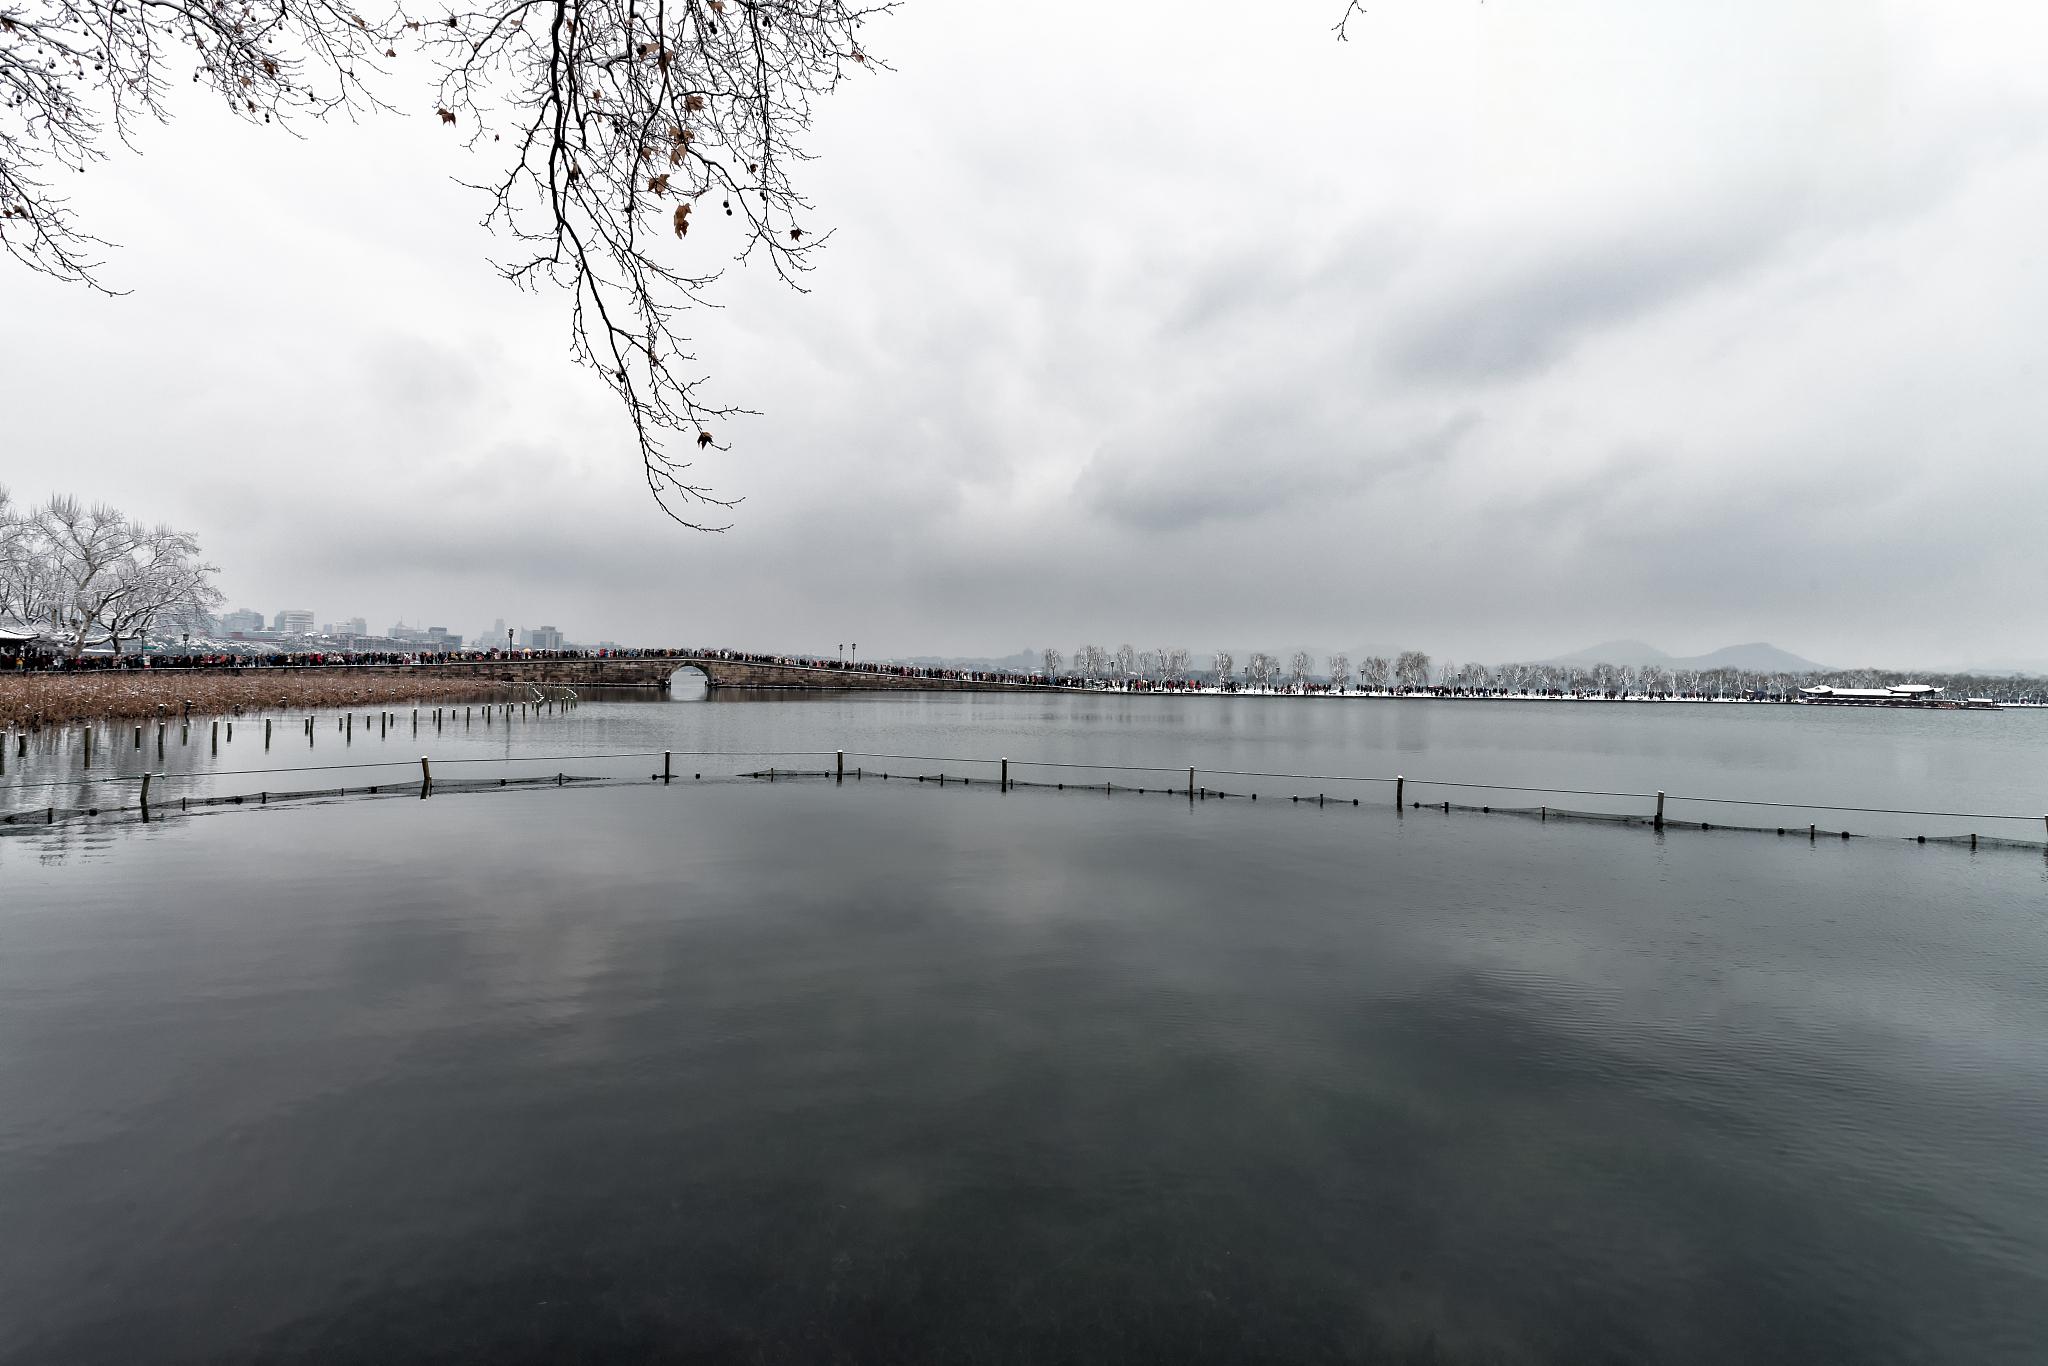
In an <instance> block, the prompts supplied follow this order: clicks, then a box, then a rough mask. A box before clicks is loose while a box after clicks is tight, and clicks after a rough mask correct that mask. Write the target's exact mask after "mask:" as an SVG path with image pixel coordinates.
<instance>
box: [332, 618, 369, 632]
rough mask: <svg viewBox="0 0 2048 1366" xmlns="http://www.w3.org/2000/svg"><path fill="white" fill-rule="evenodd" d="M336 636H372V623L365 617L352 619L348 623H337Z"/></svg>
mask: <svg viewBox="0 0 2048 1366" xmlns="http://www.w3.org/2000/svg"><path fill="white" fill-rule="evenodd" d="M335 634H337V635H344V636H366V635H368V634H370V623H369V621H368V619H367V618H364V617H350V618H349V619H348V620H347V621H339V622H336V623H335Z"/></svg>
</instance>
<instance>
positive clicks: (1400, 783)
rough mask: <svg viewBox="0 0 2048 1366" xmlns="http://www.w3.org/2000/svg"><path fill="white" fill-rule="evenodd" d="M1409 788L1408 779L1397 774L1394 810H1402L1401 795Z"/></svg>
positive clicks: (1395, 778) (1395, 777) (1395, 776)
mask: <svg viewBox="0 0 2048 1366" xmlns="http://www.w3.org/2000/svg"><path fill="white" fill-rule="evenodd" d="M1407 787H1408V779H1407V778H1406V777H1405V776H1403V775H1402V774H1399V773H1396V774H1395V775H1394V809H1395V810H1396V811H1399V810H1400V809H1401V795H1402V793H1403V792H1404V791H1406V789H1407Z"/></svg>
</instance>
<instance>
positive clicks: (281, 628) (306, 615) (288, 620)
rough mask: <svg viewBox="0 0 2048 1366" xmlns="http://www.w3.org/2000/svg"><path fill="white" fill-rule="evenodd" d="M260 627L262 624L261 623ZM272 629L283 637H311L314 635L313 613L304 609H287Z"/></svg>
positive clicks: (272, 624)
mask: <svg viewBox="0 0 2048 1366" xmlns="http://www.w3.org/2000/svg"><path fill="white" fill-rule="evenodd" d="M257 625H258V626H259V627H260V626H261V625H262V623H261V622H260V621H259V622H258V623H257ZM271 629H272V630H274V631H276V632H277V633H278V634H279V635H281V636H310V635H312V634H313V613H312V612H311V611H310V610H308V609H306V608H302V607H287V608H285V609H284V610H283V611H281V612H279V613H278V614H277V619H276V620H275V621H274V622H272V623H271Z"/></svg>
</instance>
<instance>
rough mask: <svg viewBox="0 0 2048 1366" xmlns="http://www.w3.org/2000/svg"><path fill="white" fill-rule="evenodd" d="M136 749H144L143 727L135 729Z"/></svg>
mask: <svg viewBox="0 0 2048 1366" xmlns="http://www.w3.org/2000/svg"><path fill="white" fill-rule="evenodd" d="M135 747H136V748H137V749H141V748H142V727H140V726H137V727H136V728H135Z"/></svg>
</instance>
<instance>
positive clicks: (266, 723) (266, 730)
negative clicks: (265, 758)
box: [263, 716, 270, 754]
mask: <svg viewBox="0 0 2048 1366" xmlns="http://www.w3.org/2000/svg"><path fill="white" fill-rule="evenodd" d="M263 752H264V753H266V754H268V753H269V752H270V718H269V717H267V716H266V717H264V718H263Z"/></svg>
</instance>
